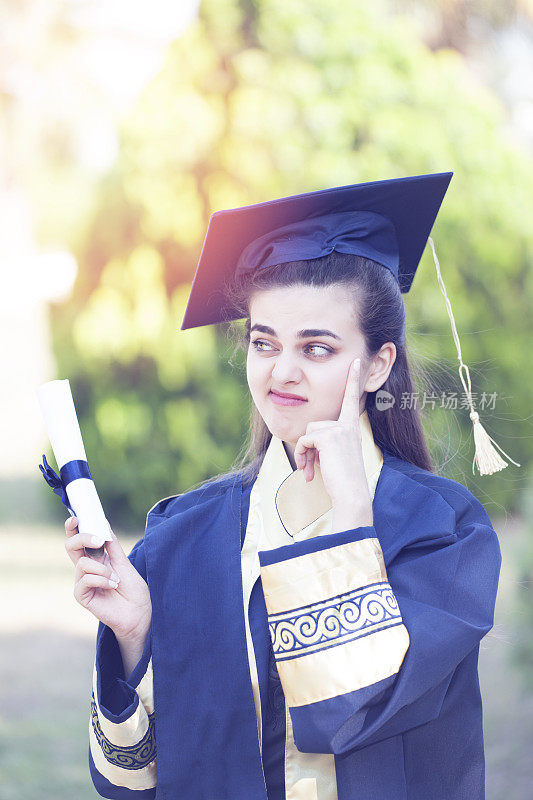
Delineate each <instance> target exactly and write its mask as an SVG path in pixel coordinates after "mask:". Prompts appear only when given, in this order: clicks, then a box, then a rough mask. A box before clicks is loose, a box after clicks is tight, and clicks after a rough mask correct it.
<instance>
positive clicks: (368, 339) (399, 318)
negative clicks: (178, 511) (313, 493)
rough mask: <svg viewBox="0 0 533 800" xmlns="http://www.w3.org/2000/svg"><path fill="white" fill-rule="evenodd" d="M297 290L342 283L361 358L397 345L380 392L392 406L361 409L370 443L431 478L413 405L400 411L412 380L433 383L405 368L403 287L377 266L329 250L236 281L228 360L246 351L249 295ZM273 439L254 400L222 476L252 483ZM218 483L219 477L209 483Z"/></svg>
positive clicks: (370, 401)
mask: <svg viewBox="0 0 533 800" xmlns="http://www.w3.org/2000/svg"><path fill="white" fill-rule="evenodd" d="M298 284H304V285H311V286H317V287H320V286H330V285H332V284H337V285H339V284H340V285H342V286H345V287H346V290H347V292H348V293H349V294H350V295H351V297H352V299H353V308H354V324H356V325H357V326H358V328H359V330H360V331H361V333H362V335H363V337H364V341H365V348H366V353H365V356H366V358H372V357H373V356H374V355H376V353H377V352H378V351H379V350H380V348H381V347H382V345H383V344H385V343H386V342H393V343H394V345H395V346H396V359H395V361H394V364H393V366H392V368H391V371H390V374H389V376H388V378H387V380H386V381H385V383H384V384H383V385H382V386H381V387H380V391H383V390H384V391H386V392H389V393H390V394H391V395H392V396H393V398H394V403H393V405H389V406H388V407H387V408H385V409H380V408H378V407H377V405H376V400H375V397H376V392H368V393H367V397H366V405H365V407H366V411H367V413H368V417H369V421H370V424H371V427H372V433H373V436H374V441H375V442H376V444H377V445H378V447H380V448H381V449H382V450H383V449H386V450H388V451H389V452H390V453H392V454H393V455H395V456H397V457H399V458H401V459H403V460H405V461H409V462H411V463H412V464H415V465H416V466H419V467H421V468H422V469H425V470H428V471H430V472H435V469H434V467H433V464H432V461H431V456H430V453H429V450H428V447H427V443H426V440H425V437H424V430H423V426H422V419H421V414H420V411H419V409H418V408H417V406H416V403H415V405H414V407H413V406H412V404H411V403H409V404H408V405H407V406H406V407H405V408H404V407H402V400H403V399H404V398H405V397H406V396H407V397H412V396H413V394H414V393H416V388H415V380H414V378H413V376H414V377H415V378H416V381H417V383H418V384H420V385H422V386H423V388H426V387H427V388H428V389H430V388H431V386H430V382H429V379H428V377H427V376H426V374H425V373H424V372H423V370H422V369H421V367H420V366H419V365H418V364H414V365H412V364H410V359H409V358H408V354H407V344H406V314H405V306H404V302H403V299H402V294H401V291H400V286H399V284H398V282H397V280H396V278H395V277H394V275H393V274H392V273H391V272H390V270H388V269H387V268H385V267H383V266H382V265H381V264H378V263H376V262H375V261H371V260H370V259H367V258H363V257H362V256H355V255H348V254H345V253H338V252H336V251H333V252H332V253H330V254H329V255H326V256H322V257H320V258H314V259H308V260H304V261H291V262H288V263H284V264H277V265H275V266H272V267H267V268H261V269H257V270H255V271H253V272H252V273H250V274H249V275H247V276H246V278H245V279H241V280H239V281H238V280H236V279H235V278H233V279H232V280H231V281H229V282H227V283H226V284H225V287H224V294H225V295H226V298H227V300H228V302H229V303H230V305H231V310H232V312H233V313H232V316H233V317H235V318H239V319H242V318H243V317H244V318H245V325H244V329H243V327H242V325H241V326H240V327H238V326H236V325H233V326H230V327H229V328H228V333H229V334H230V337H231V338H234V340H235V349H234V352H233V355H232V357H231V358H233V357H234V356H235V354H236V352H237V351H238V350H239V349H240V348H241V347H242V348H243V350H245V351H246V349H247V348H248V346H249V339H250V316H249V305H250V299H251V297H252V295H253V294H254V293H255V292H256V291H261V290H267V289H271V288H273V287H280V286H294V285H298ZM228 317H229V315H228ZM230 363H232V360H231V359H230ZM271 436H272V435H271V433H270V431H269V430H268V428H267V426H266V424H265V422H264V421H263V419H262V417H261V416H260V414H259V412H258V410H257V409H256V407H255V404H253V402H252V401H251V415H250V423H249V431H248V438H247V441H246V442H245V444H244V445H243V448H242V449H241V452H240V453H239V455H238V456H237V459H236V460H235V462H234V464H233V466H232V470H231V472H229V473H224V475H231V474H240V475H241V476H242V478H243V480H244V481H245V482H248V481H250V482H251V481H253V480H254V479H255V477H256V476H257V473H258V472H259V468H260V466H261V464H262V461H263V457H264V455H265V452H266V450H267V447H268V445H269V442H270V439H271ZM220 477H222V475H217V476H215V477H214V478H212V479H210V480H216V479H217V478H220Z"/></svg>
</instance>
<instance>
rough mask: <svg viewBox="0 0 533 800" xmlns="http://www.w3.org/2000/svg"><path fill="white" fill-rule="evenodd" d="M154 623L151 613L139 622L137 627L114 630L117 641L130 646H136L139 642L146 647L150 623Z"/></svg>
mask: <svg viewBox="0 0 533 800" xmlns="http://www.w3.org/2000/svg"><path fill="white" fill-rule="evenodd" d="M151 624H152V614H151V613H150V614H149V615H147V616H146V617H145V618H143V620H142V621H141V622H139V623H138V624H137V625H136V626H135V628H132V629H131V630H130V631H127V632H124V631H114V634H115V636H116V639H117V641H118V642H119V644H126V645H129V646H135V645H137V644H140V643H142V645H143V647H144V643H145V642H146V637H147V635H148V631H149V630H150V625H151Z"/></svg>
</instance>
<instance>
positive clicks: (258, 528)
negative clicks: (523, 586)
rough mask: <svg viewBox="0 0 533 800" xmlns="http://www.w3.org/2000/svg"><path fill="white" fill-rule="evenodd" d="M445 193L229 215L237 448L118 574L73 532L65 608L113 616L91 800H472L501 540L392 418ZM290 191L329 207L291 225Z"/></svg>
mask: <svg viewBox="0 0 533 800" xmlns="http://www.w3.org/2000/svg"><path fill="white" fill-rule="evenodd" d="M446 175H447V176H448V177H447V180H445V181H443V179H442V176H421V177H420V178H417V180H416V181H413V179H402V180H403V183H402V180H401V181H384V182H379V183H378V184H362V185H360V186H358V187H341V189H343V190H344V189H354V190H356V191H355V193H354V192H343V191H341V190H339V189H337V190H331V191H330V193H329V194H328V193H327V192H326V193H323V192H317V193H311V195H302V196H298V197H296V198H285V199H284V200H285V205H283V204H282V206H281V207H280V205H279V203H280V201H278V202H277V203H274V204H272V203H271V204H268V203H266V204H262V206H261V207H259V206H256V207H248V209H246V211H247V217H246V225H243V224H240V225H237V226H235V225H234V224H233V222H234V220H233V218H232V217H231V214H232V213H233V212H224V213H225V214H226V216H223V218H222V220H221V219H220V217H219V218H218V221H217V225H218V224H219V223H220V225H222V223H224V224H223V225H222V228H220V226H219V230H225V231H226V232H228V234H229V239H230V240H231V247H232V248H233V249H234V252H233V255H231V258H230V254H229V250H226V251H225V250H224V242H226V241H227V239H225V240H223V242H222V246H221V240H220V239H219V240H218V245H219V247H218V248H216V247H215V248H214V250H213V252H214V251H215V250H216V251H217V252H218V259H219V261H220V260H221V261H224V259H226V260H227V261H228V263H230V262H231V264H230V267H228V272H227V274H226V277H224V276H223V275H222V274H218V275H217V276H216V280H214V283H213V286H214V285H215V284H216V285H218V286H219V287H220V286H224V287H225V289H224V292H223V293H222V294H219V295H218V301H217V302H218V308H219V319H221V318H225V319H231V318H233V319H238V318H242V317H244V318H245V319H246V325H245V344H246V348H247V361H246V375H247V382H248V387H249V390H250V395H251V399H252V401H253V415H252V420H251V426H250V441H249V447H248V450H247V452H246V454H245V456H244V458H243V459H242V461H241V462H240V463H239V464H238V465H237V466H236V467H235V468H234V469H233V470H232V471H231V472H229V473H227V474H225V475H222V476H216V477H215V478H213V479H212V480H210V481H208V482H206V483H204V484H202V485H201V486H199V487H196V488H193V489H191V490H190V491H188V492H185V493H184V494H180V495H175V496H172V497H167V498H165V499H163V500H160V501H159V502H158V503H156V504H155V505H154V506H153V507H152V509H150V511H149V512H148V515H147V521H146V531H145V534H144V537H143V538H142V539H141V540H139V541H138V542H137V544H136V545H135V546H134V548H133V549H132V551H131V553H130V555H129V557H126V555H125V553H124V551H123V550H122V548H121V546H120V543H119V542H118V540H117V538H116V536H115V535H114V534H112V535H113V541H112V542H111V543H107V554H106V556H105V558H103V557H102V558H98V559H95V558H89V557H87V556H86V555H84V547H88V548H90V547H94V546H95V545H98V542H94V541H90V537H88V536H86V535H83V534H80V533H78V532H77V528H76V523H77V520H76V518H75V517H73V518H71V519H69V520H67V522H66V524H65V528H66V533H67V541H66V549H67V552H68V554H69V556H70V558H71V559H72V561H73V562H74V564H75V565H76V576H75V588H74V595H75V597H76V600H77V601H78V602H79V603H81V604H82V605H83V606H84V607H86V608H87V609H88V610H89V611H91V612H92V613H93V614H94V615H95V616H96V617H97V618H98V619H99V620H100V626H99V630H98V636H97V649H96V662H95V668H94V679H93V697H92V702H91V720H90V728H89V735H90V749H89V761H90V769H91V775H92V779H93V782H94V785H95V787H96V789H97V791H98V792H99V793H100V794H101V795H102V796H103V797H109V798H119V799H120V800H131V798H158V799H159V798H160V799H161V800H163V799H164V800H170V798H172V799H173V800H174V798H176V799H177V798H183V799H184V800H185V798H190V800H266V799H267V798H268V800H385V799H386V800H428V798H431V800H466V798H468V800H481V798H483V797H484V755H483V727H482V705H481V697H480V690H479V682H478V671H477V664H478V652H479V642H480V640H481V639H482V638H483V636H485V634H486V633H487V632H488V631H489V630H490V628H491V627H492V625H493V613H494V604H495V598H496V592H497V585H498V577H499V570H500V562H501V556H500V549H499V545H498V539H497V535H496V533H495V531H494V529H493V527H492V525H491V522H490V519H489V517H488V515H487V513H486V511H485V509H484V508H483V506H482V505H481V503H480V502H479V501H478V500H477V499H476V498H475V496H474V495H473V494H472V493H471V492H470V491H469V490H468V489H467V488H466V487H464V486H462V485H461V484H460V483H457V482H455V481H452V480H449V479H447V478H444V477H442V476H439V475H438V474H436V473H435V472H434V470H433V466H432V463H431V459H430V455H429V452H428V448H427V446H426V442H425V440H424V434H423V428H422V424H421V418H420V414H419V411H418V409H417V408H416V405H415V406H414V407H413V406H412V405H407V406H403V404H402V402H401V400H402V398H403V397H404V396H406V395H409V396H410V395H411V393H412V392H413V391H414V390H415V387H414V383H413V380H412V377H411V372H410V367H409V362H408V358H407V352H406V342H405V308H404V304H403V299H402V296H401V292H402V286H403V290H404V291H407V289H408V288H409V286H410V282H411V280H412V277H413V275H414V271H415V270H416V266H417V264H418V260H419V258H420V254H421V252H422V249H423V245H424V244H425V241H426V239H427V236H428V234H429V231H430V229H431V225H432V222H433V219H434V217H435V215H436V213H437V211H438V207H439V205H440V202H441V200H442V196H443V194H444V191H445V189H446V186H447V182H448V181H449V173H448V174H446ZM436 177H438V178H440V188H439V191H440V193H441V194H440V195H439V192H434V193H433V195H432V202H433V205H432V206H431V204H430V206H431V207H430V209H429V211H427V208H428V206H427V203H428V191H429V190H430V189H433V190H434V188H435V187H434V180H433V182H431V181H430V180H429V179H435V178H436ZM422 179H425V181H424V180H422ZM444 183H445V186H444ZM443 186H444V188H443ZM361 187H363V189H364V191H363V190H362V189H361ZM368 187H370V189H368ZM394 192H397V194H396V195H395V197H394V202H393V204H392V205H391V201H390V198H391V193H394ZM406 192H407V195H408V196H406V194H405V193H406ZM409 193H410V195H409ZM430 193H431V192H430ZM421 195H422V197H420V196H421ZM302 198H304V199H305V203H307V202H311V203H312V204H313V203H315V201H316V203H318V205H316V206H313V207H312V208H311V207H307V208H306V209H305V214H303V215H302ZM309 198H310V200H309ZM340 200H342V202H341V203H340ZM415 201H416V202H421V203H422V205H421V206H420V211H417V209H416V202H415ZM387 204H388V205H387ZM393 206H394V208H396V209H397V211H398V214H402V215H404V218H403V220H402V222H401V230H400V229H399V227H398V226H399V222H398V218H396V219H394V208H393ZM265 207H268V209H267V211H268V215H269V219H267V220H266V221H265V219H264V213H266V212H265ZM406 207H407V208H408V209H409V210H410V213H408V214H407V215H406V211H405V209H406ZM249 209H259V211H257V212H254V213H256V214H257V215H258V216H257V217H256V219H255V223H258V220H260V221H261V224H260V225H257V224H256V225H255V226H254V224H251V223H253V222H254V220H253V219H252V218H251V217H250V213H248V212H249ZM422 209H425V210H426V211H425V216H424V214H423V213H422ZM239 211H245V210H244V209H241V210H239ZM320 212H321V213H320ZM271 213H273V214H274V218H272V217H270V214H271ZM343 214H344V216H343ZM227 215H229V216H227ZM214 216H216V215H214ZM422 217H424V221H423V222H421V219H422ZM391 220H392V223H391V224H392V228H391V225H389V224H388V223H389V222H391ZM284 222H285V223H286V224H283V223H284ZM241 223H242V219H241ZM393 223H394V224H393ZM409 226H410V227H409ZM394 228H395V229H396V232H397V235H395V234H394ZM215 233H217V227H216V225H214V224H213V218H212V221H211V223H210V228H209V231H208V236H207V238H206V244H205V245H204V251H203V253H202V261H201V263H200V266H199V268H198V271H197V276H196V278H195V283H194V285H193V291H192V293H191V300H190V302H189V306H188V312H187V313H188V315H189V323H188V326H189V327H191V326H192V325H194V324H207V323H208V322H212V321H218V320H217V319H213V308H214V307H215V306H213V305H211V306H209V302H211V300H209V302H207V297H208V294H207V292H206V285H207V284H206V283H205V282H204V283H202V281H203V279H204V277H205V275H206V272H205V265H206V263H207V261H206V260H208V259H209V258H210V252H211V251H210V247H211V244H212V241H213V236H215ZM217 235H218V233H217ZM420 242H422V247H420ZM229 246H230V245H228V247H229ZM409 248H412V249H411V252H407V250H409ZM413 248H414V249H413ZM217 263H219V262H217ZM236 263H237V268H235V264H236ZM413 265H414V266H413ZM202 269H203V270H204V271H203V272H202ZM409 270H410V278H409ZM230 276H232V280H229V281H228V280H226V278H228V277H230ZM406 276H407V279H406ZM211 278H212V275H211ZM406 286H407V289H406V288H405V287H406ZM221 291H222V290H221ZM198 292H200V293H201V294H203V298H204V305H203V307H202V306H201V304H198V303H196V299H197V296H198ZM195 293H196V294H195ZM209 296H211V295H209ZM221 298H223V299H221ZM222 306H224V309H222ZM221 309H222V310H221ZM191 315H192V316H191ZM195 315H196V317H195V319H193V317H194V316H195ZM198 315H200V316H198ZM202 315H203V320H202V319H200V318H201V317H202ZM186 319H187V318H186ZM191 320H192V324H191ZM199 320H200V321H199ZM184 327H185V325H184ZM378 398H381V399H382V400H383V398H384V399H385V400H386V401H387V402H386V403H385V404H383V402H381V403H380V402H378ZM117 582H118V583H117Z"/></svg>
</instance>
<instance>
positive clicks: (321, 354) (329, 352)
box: [307, 344, 333, 358]
mask: <svg viewBox="0 0 533 800" xmlns="http://www.w3.org/2000/svg"><path fill="white" fill-rule="evenodd" d="M307 347H309V348H311V349H313V348H315V347H318V349H319V350H324V351H325V352H324V353H317V354H316V355H317V356H318V357H319V358H324V357H325V356H329V355H330V354H331V353H332V352H333V350H331V349H330V348H329V347H326V345H325V344H309V345H307Z"/></svg>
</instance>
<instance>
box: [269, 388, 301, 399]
mask: <svg viewBox="0 0 533 800" xmlns="http://www.w3.org/2000/svg"><path fill="white" fill-rule="evenodd" d="M270 391H271V393H272V394H275V395H277V396H278V397H287V398H289V399H290V400H305V397H302V396H301V395H299V394H289V393H288V392H278V391H277V389H271V390H270Z"/></svg>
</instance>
